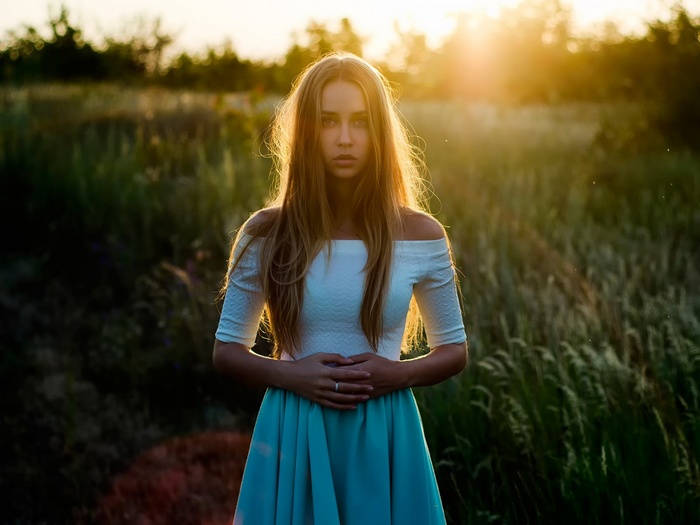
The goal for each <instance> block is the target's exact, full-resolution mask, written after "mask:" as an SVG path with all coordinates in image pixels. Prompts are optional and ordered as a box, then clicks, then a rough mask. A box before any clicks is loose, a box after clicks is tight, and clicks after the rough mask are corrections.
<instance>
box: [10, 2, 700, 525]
mask: <svg viewBox="0 0 700 525" xmlns="http://www.w3.org/2000/svg"><path fill="white" fill-rule="evenodd" d="M141 4H143V5H139V4H138V3H136V2H131V1H130V0H129V1H127V0H125V1H124V2H121V3H120V4H119V5H118V6H117V5H111V4H110V5H107V4H103V3H100V2H89V3H88V2H81V1H79V0H74V1H68V0H66V1H65V2H64V3H63V4H61V5H57V4H51V5H50V6H47V4H46V3H45V2H44V1H36V2H34V1H29V0H28V1H26V2H22V3H21V4H20V3H12V2H6V3H5V5H3V9H2V15H1V16H0V31H2V35H1V36H0V216H1V218H2V224H3V228H2V231H4V232H5V237H4V239H5V240H4V242H3V244H2V246H3V247H2V251H1V252H0V316H1V319H2V322H1V323H0V344H1V345H2V347H1V353H0V385H1V386H0V413H1V414H2V415H1V418H2V419H1V421H2V427H1V430H0V469H1V474H0V523H3V524H11V525H20V524H23V525H24V524H32V525H33V524H54V523H101V524H117V523H119V524H122V523H124V524H127V523H136V524H161V523H162V524H166V523H167V524H171V525H173V524H209V525H219V524H224V523H230V521H231V519H232V516H233V509H234V506H235V501H236V495H237V491H238V484H239V482H240V475H241V471H242V467H243V462H244V461H245V456H246V453H247V447H248V442H249V433H250V430H251V429H252V425H253V424H254V420H255V414H256V411H257V408H258V406H259V403H260V399H261V396H262V393H263V392H262V391H256V390H251V389H248V388H244V387H242V386H241V385H238V384H235V383H233V382H232V381H230V380H227V379H224V378H220V377H218V376H217V375H216V374H215V373H214V372H213V370H212V366H211V348H212V346H213V341H214V339H213V337H214V335H213V334H214V331H215V329H216V324H217V321H218V315H219V310H220V303H218V302H217V294H218V290H219V288H220V286H221V284H222V278H223V275H224V272H225V268H226V260H227V257H228V251H229V248H230V241H231V239H232V235H233V234H234V232H235V230H236V229H237V228H238V227H239V226H240V224H241V223H242V222H243V221H244V220H245V219H246V218H247V217H248V216H249V214H250V213H252V212H253V211H254V210H256V209H258V208H260V207H261V206H262V205H263V203H264V201H265V198H266V195H267V191H268V188H269V185H270V183H271V181H272V178H271V176H270V168H271V163H270V160H269V157H268V156H267V149H266V146H265V138H266V136H267V135H266V133H267V130H268V126H269V123H270V118H271V116H272V115H273V112H274V108H275V104H276V103H277V102H278V101H279V100H280V98H281V97H282V96H283V95H284V94H286V93H287V92H288V91H289V88H290V85H291V82H292V81H293V79H294V78H295V76H296V75H297V74H298V73H299V72H300V71H301V70H302V68H303V67H304V66H305V65H306V64H308V63H309V62H310V61H312V60H314V59H315V58H317V57H318V56H320V55H321V54H323V53H325V52H328V51H332V50H346V51H351V52H353V53H357V54H358V55H364V56H365V57H366V58H368V59H369V60H370V61H371V62H372V63H374V64H375V65H377V67H379V69H380V70H381V71H382V72H383V73H384V74H385V75H386V76H387V77H388V78H389V79H390V80H391V81H392V83H393V85H394V87H395V89H396V91H397V94H398V95H399V97H400V98H399V107H400V109H401V112H402V114H403V115H404V116H405V117H406V119H407V120H408V121H409V122H410V124H411V126H412V129H413V131H414V135H415V136H414V140H415V142H416V144H417V145H418V146H419V147H420V148H421V149H422V150H423V151H424V153H425V158H426V163H427V167H428V173H426V177H427V180H428V182H429V187H430V189H431V195H430V202H431V208H432V212H433V213H434V214H435V215H436V216H437V217H438V218H439V219H440V220H441V221H442V222H443V223H444V224H446V225H447V226H448V233H449V235H450V237H451V239H452V242H453V247H454V253H455V258H456V262H457V266H458V269H459V278H460V287H461V291H462V294H463V298H464V314H465V323H466V326H467V333H468V336H469V348H470V367H469V369H468V370H467V371H466V372H465V373H463V374H462V375H461V376H459V377H457V378H453V379H452V380H450V381H447V382H446V383H444V384H441V385H439V386H436V387H432V388H428V389H416V395H417V397H418V400H419V403H420V405H421V410H422V414H423V420H424V426H425V430H426V436H427V439H428V444H429V446H430V449H431V452H432V456H433V460H434V463H435V466H436V473H437V476H438V482H439V484H440V487H441V492H442V497H443V502H444V504H445V509H446V512H447V515H448V521H449V523H455V524H462V523H465V524H481V523H484V524H486V523H507V524H517V523H536V524H539V523H543V524H544V523H561V522H565V521H566V522H567V523H572V524H573V523H581V524H583V523H585V524H592V523H604V524H607V523H634V524H647V523H648V524H651V523H654V524H656V523H697V522H700V467H699V463H698V458H699V456H700V292H699V291H700V265H699V263H698V261H699V260H700V5H699V3H698V2H691V1H687V2H684V3H683V2H677V3H670V2H667V1H662V0H659V1H644V2H625V1H618V2H593V1H586V2H584V1H580V0H570V1H568V2H567V1H565V0H523V1H521V2H517V1H510V0H502V1H500V2H495V1H493V2H485V1H478V0H477V1H475V0H473V1H469V0H463V1H456V0H455V1H450V0H442V1H438V0H436V1H433V2H412V3H411V2H409V3H406V2H404V3H399V2H393V1H387V2H385V3H382V4H381V5H380V4H379V3H377V2H374V5H373V4H372V3H370V2H365V1H361V0H357V1H355V2H353V5H352V6H348V7H345V8H340V7H337V6H332V5H330V4H329V3H327V2H326V3H325V4H322V3H321V2H314V1H310V0H309V1H307V2H294V3H290V7H282V6H278V5H274V4H273V3H271V2H267V1H261V2H256V5H255V6H252V7H251V6H248V5H246V6H244V5H242V4H241V5H238V4H237V2H228V3H227V2H222V1H218V0H210V1H209V2H202V1H200V2H196V3H195V2H187V1H184V0H183V1H181V2H177V3H171V4H173V5H168V4H167V3H162V4H161V2H159V1H155V0H154V1H153V2H149V3H143V2H141ZM326 4H328V5H326ZM257 349H258V350H259V351H260V352H262V353H264V352H266V351H267V349H268V345H267V343H266V341H265V340H264V338H262V337H261V338H260V339H259V345H258V347H257ZM423 350H425V349H423ZM406 497H410V494H407V495H406Z"/></svg>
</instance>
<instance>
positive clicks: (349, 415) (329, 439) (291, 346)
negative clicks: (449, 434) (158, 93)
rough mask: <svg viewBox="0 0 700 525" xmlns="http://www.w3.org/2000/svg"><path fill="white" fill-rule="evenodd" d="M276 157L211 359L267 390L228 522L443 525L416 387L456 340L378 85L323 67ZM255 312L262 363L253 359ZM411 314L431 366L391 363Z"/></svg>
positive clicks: (435, 239)
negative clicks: (269, 353) (262, 327)
mask: <svg viewBox="0 0 700 525" xmlns="http://www.w3.org/2000/svg"><path fill="white" fill-rule="evenodd" d="M272 146H273V153H274V159H275V168H276V172H277V174H278V175H279V177H280V184H279V187H278V189H277V191H276V194H275V195H274V196H273V200H272V202H271V204H270V206H269V207H267V208H265V209H263V210H261V211H259V212H258V213H256V214H254V215H253V216H252V217H251V218H250V219H249V220H248V221H247V222H246V224H245V225H244V226H243V227H242V229H241V231H240V232H239V235H238V237H237V239H236V241H235V242H234V246H233V250H232V255H231V261H230V265H229V272H228V279H227V284H226V290H225V293H226V295H225V299H224V305H223V310H222V314H221V321H220V323H219V327H218V330H217V332H216V342H215V346H214V356H213V360H214V366H215V367H216V370H217V371H218V372H220V373H222V374H225V375H227V376H230V377H233V378H235V379H238V380H240V381H245V382H247V383H249V384H251V385H262V386H265V387H268V390H267V392H266V394H265V397H264V400H263V402H262V406H261V408H260V412H259V414H258V419H257V422H256V426H255V430H254V433H253V439H252V444H251V448H250V452H249V455H248V460H247V463H246V467H245V474H244V476H243V482H242V486H241V491H240V494H239V499H238V505H237V508H236V515H235V518H234V524H236V525H273V524H274V525H282V524H309V523H312V524H316V525H341V524H342V525H374V524H377V525H388V524H401V525H407V524H420V525H427V524H435V523H445V516H444V512H443V509H442V505H441V502H440V496H439V493H438V489H437V484H436V481H435V474H434V471H433V467H432V464H431V460H430V456H429V453H428V450H427V447H426V443H425V437H424V434H423V428H422V424H421V420H420V415H419V413H418V410H417V408H416V403H415V399H414V397H413V394H412V393H411V390H410V387H413V386H422V385H433V384H436V383H438V382H440V381H443V380H445V379H447V378H448V377H450V376H453V375H455V374H457V373H458V372H460V371H461V370H462V369H463V368H464V367H465V365H466V361H467V347H466V336H465V332H464V325H463V323H462V314H461V311H460V308H459V302H458V298H457V291H456V285H455V274H454V268H453V264H452V259H451V255H450V250H449V246H448V242H447V239H446V237H445V232H444V229H443V228H442V226H441V225H440V224H439V223H438V222H437V221H436V220H435V219H433V218H432V217H430V216H429V215H427V214H426V213H424V212H422V211H421V208H420V206H419V203H418V202H417V195H416V193H417V190H416V188H417V186H418V184H419V170H418V162H417V161H416V158H417V157H416V155H415V154H414V151H413V149H412V147H411V145H410V143H409V140H408V137H407V133H406V130H405V128H404V126H403V125H402V123H401V121H400V120H399V118H398V116H397V112H396V110H395V108H394V100H393V98H392V96H391V91H390V89H389V86H388V83H387V81H386V80H385V79H384V77H383V76H382V75H381V74H380V73H379V72H378V71H377V70H376V69H375V68H373V67H372V66H370V65H369V64H368V63H367V62H365V61H363V60H362V59H360V58H358V57H356V56H354V55H348V54H333V55H329V56H326V57H324V58H322V59H320V60H319V61H317V62H316V63H314V64H312V65H311V66H310V67H309V68H307V69H306V71H305V72H304V73H303V74H302V75H301V76H300V77H299V79H298V80H297V82H296V83H295V86H294V88H293V90H292V92H291V94H290V95H289V96H288V97H287V98H286V99H285V101H284V102H283V103H282V105H281V106H280V108H279V111H278V113H277V115H276V119H275V124H274V131H273V135H272ZM416 307H417V308H416ZM263 311H264V314H265V315H264V316H263V320H264V321H265V322H266V323H267V325H268V330H269V331H270V333H271V334H272V335H273V337H274V343H275V350H274V355H273V357H272V358H267V357H263V356H260V355H258V354H256V353H254V352H252V351H251V347H252V346H253V344H254V341H255V336H256V333H257V330H258V325H259V323H260V320H261V316H262V315H263ZM419 313H420V317H421V318H422V321H423V325H424V327H425V332H426V334H427V340H428V344H429V346H430V352H429V353H427V354H425V355H423V356H421V357H418V358H413V359H403V360H401V359H400V357H401V352H402V349H404V350H405V349H407V348H409V347H410V346H411V345H412V344H414V343H415V342H416V340H417V335H418V334H419V333H422V330H420V325H419V323H418V321H419ZM419 330H420V331H419Z"/></svg>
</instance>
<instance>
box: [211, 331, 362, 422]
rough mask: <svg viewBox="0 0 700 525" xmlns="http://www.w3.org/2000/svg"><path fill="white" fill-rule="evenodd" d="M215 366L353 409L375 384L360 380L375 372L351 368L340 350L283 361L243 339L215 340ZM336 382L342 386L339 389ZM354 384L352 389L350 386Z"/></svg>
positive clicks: (322, 402) (220, 370)
mask: <svg viewBox="0 0 700 525" xmlns="http://www.w3.org/2000/svg"><path fill="white" fill-rule="evenodd" d="M212 361H213V363H214V369H215V370H216V371H217V372H218V373H220V374H222V375H226V376H229V377H232V378H234V379H237V380H239V381H241V382H244V383H246V384H248V385H251V386H262V387H272V388H282V389H285V390H290V391H292V392H295V393H296V394H298V395H300V396H301V397H304V398H306V399H308V400H310V401H313V402H315V403H318V404H319V405H322V406H325V407H328V408H335V409H337V410H352V409H354V408H356V405H357V403H361V402H363V401H367V399H369V395H370V394H371V393H372V391H373V390H374V388H373V387H372V386H371V385H369V384H362V385H360V384H356V383H355V382H356V381H363V380H368V379H369V378H370V376H371V372H370V371H367V370H357V369H350V368H347V367H346V366H344V365H349V364H352V363H353V362H352V361H351V360H350V359H347V358H344V357H343V356H341V355H339V354H326V353H319V354H314V355H312V356H309V357H306V358H304V359H299V360H296V361H281V360H277V359H271V358H269V357H264V356H261V355H259V354H256V353H255V352H253V351H252V350H250V349H249V348H248V347H246V346H244V345H242V344H239V343H224V342H222V341H219V340H218V339H217V340H216V341H215V343H214V352H213V355H212ZM336 383H338V385H339V386H338V390H337V391H336ZM348 384H352V385H353V387H352V390H350V389H348V388H347V386H348Z"/></svg>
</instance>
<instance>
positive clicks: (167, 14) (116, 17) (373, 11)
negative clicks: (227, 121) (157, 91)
mask: <svg viewBox="0 0 700 525" xmlns="http://www.w3.org/2000/svg"><path fill="white" fill-rule="evenodd" d="M562 1H563V3H565V4H567V5H569V6H570V7H571V9H572V13H573V19H574V25H575V28H576V29H577V30H579V31H591V30H593V29H594V28H595V27H600V25H601V24H602V23H603V22H604V21H606V20H610V21H613V22H616V23H617V24H618V26H619V28H620V29H621V30H622V31H623V32H639V31H640V30H641V29H642V28H643V21H644V20H650V19H655V18H662V19H663V18H667V16H668V13H669V9H670V6H672V5H673V4H674V2H675V0H562ZM517 3H518V2H517V0H428V1H416V0H349V1H345V2H332V1H329V0H282V1H279V0H278V1H274V0H59V1H56V0H0V41H2V40H5V39H6V36H7V31H8V30H17V29H19V28H21V27H22V26H23V25H25V24H28V25H32V26H34V27H36V28H37V29H41V28H43V27H45V25H46V21H47V20H48V17H49V13H57V12H58V11H59V9H60V6H61V5H64V6H66V7H67V8H68V11H69V13H70V20H71V21H72V22H73V23H74V24H75V25H76V26H78V27H80V28H81V29H83V30H84V32H85V36H86V38H87V40H89V41H91V42H99V41H100V39H101V36H102V35H105V34H107V35H118V34H120V33H123V32H124V31H126V32H127V33H128V28H129V25H130V24H131V25H133V23H134V21H135V20H136V18H137V17H139V16H141V17H146V18H147V19H150V20H153V19H155V18H156V17H158V18H160V20H161V23H162V27H163V29H164V30H165V31H166V32H168V33H170V34H174V35H175V36H176V40H175V44H174V46H173V48H174V50H175V51H181V50H185V51H189V52H198V51H204V50H205V49H206V48H207V47H208V46H211V47H218V46H221V45H222V44H223V43H224V42H225V41H226V40H229V41H230V42H231V44H232V46H233V49H234V50H235V51H236V52H237V53H238V55H239V56H241V57H243V58H249V59H254V60H262V59H275V58H279V57H281V56H283V55H284V53H285V51H286V50H287V48H288V47H289V45H290V44H291V42H292V35H293V34H294V33H295V32H296V33H298V34H301V33H303V31H304V28H306V26H307V25H308V23H309V22H310V21H311V20H315V21H317V22H323V23H327V24H328V27H329V28H334V27H335V26H336V25H337V23H338V21H339V20H340V19H341V18H343V17H347V18H349V19H350V21H351V22H352V24H353V27H354V28H355V31H356V32H357V33H359V34H360V35H361V36H363V37H365V39H366V43H365V46H364V54H365V56H366V57H368V58H371V59H380V58H384V56H385V54H386V52H387V51H388V49H389V47H390V46H391V44H392V43H393V42H395V41H396V32H395V29H394V26H395V24H398V26H399V27H400V28H401V29H402V30H408V29H411V30H416V31H419V32H421V33H424V34H426V36H427V37H428V42H429V44H431V45H432V46H437V45H439V43H440V42H441V40H442V38H443V37H444V36H445V35H446V34H449V32H450V30H451V29H452V27H453V23H454V16H453V15H454V13H456V12H460V11H466V12H481V13H486V14H492V15H493V14H495V13H496V11H497V9H498V7H500V6H506V7H507V6H509V5H511V6H512V5H513V4H517ZM684 5H685V6H686V8H687V9H688V11H689V12H690V13H691V14H693V15H695V16H698V15H700V0H686V1H685V2H684Z"/></svg>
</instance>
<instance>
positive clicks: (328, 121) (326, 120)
mask: <svg viewBox="0 0 700 525" xmlns="http://www.w3.org/2000/svg"><path fill="white" fill-rule="evenodd" d="M321 124H322V125H323V126H324V127H329V126H333V125H334V124H335V120H333V119H332V118H324V119H323V120H321Z"/></svg>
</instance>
